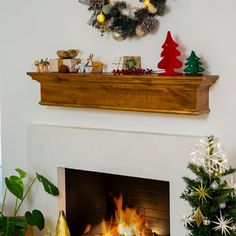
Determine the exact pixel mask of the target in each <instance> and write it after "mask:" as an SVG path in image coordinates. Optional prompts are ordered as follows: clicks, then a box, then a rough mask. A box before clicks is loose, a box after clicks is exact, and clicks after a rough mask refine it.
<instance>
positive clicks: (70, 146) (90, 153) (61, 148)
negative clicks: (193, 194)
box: [27, 124, 199, 236]
mask: <svg viewBox="0 0 236 236" xmlns="http://www.w3.org/2000/svg"><path fill="white" fill-rule="evenodd" d="M198 139H199V137H194V136H180V135H164V134H156V133H141V132H128V131H115V130H104V129H93V128H79V127H59V126H51V125H40V124H32V125H30V126H29V127H28V131H27V143H28V157H27V158H28V163H29V169H30V170H31V171H32V172H34V171H38V172H39V173H41V174H44V175H46V176H47V177H48V178H49V179H51V180H53V181H54V182H55V183H56V182H57V181H58V178H57V176H58V167H65V168H72V169H80V170H89V171H97V172H104V173H112V174H119V175H126V176H135V177H142V178H151V179H157V180H165V181H169V182H170V232H171V236H177V235H184V234H185V229H184V227H183V226H182V225H181V224H180V222H179V215H180V214H181V213H183V212H184V208H185V203H184V202H183V201H182V200H181V199H180V198H179V196H180V194H181V191H182V190H183V189H184V183H183V181H182V177H183V176H185V175H190V172H188V170H187V169H186V166H187V163H188V162H189V161H190V159H191V157H190V147H191V145H193V144H195V143H196V142H197V141H198ZM35 191H37V199H34V202H32V203H31V204H33V205H34V206H35V207H37V208H39V209H41V210H42V211H43V212H44V215H45V216H46V218H47V225H46V227H48V228H50V229H53V228H54V227H55V224H56V220H57V216H58V212H59V210H60V209H63V208H64V206H63V204H61V203H62V201H60V200H59V199H57V198H53V197H50V196H48V195H46V194H44V193H43V190H42V189H41V188H38V189H36V190H35ZM61 193H62V196H61V199H63V189H62V190H61ZM59 202H60V204H59ZM78 223H79V222H78Z"/></svg>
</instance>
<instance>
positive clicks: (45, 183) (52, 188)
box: [36, 173, 59, 196]
mask: <svg viewBox="0 0 236 236" xmlns="http://www.w3.org/2000/svg"><path fill="white" fill-rule="evenodd" d="M36 176H37V179H38V180H39V181H40V182H41V183H42V184H43V187H44V190H45V191H46V192H47V193H49V194H51V195H53V196H58V195H59V190H58V188H57V187H56V186H55V185H53V184H52V183H51V182H50V181H49V180H48V179H46V178H45V177H44V176H42V175H40V174H38V173H36Z"/></svg>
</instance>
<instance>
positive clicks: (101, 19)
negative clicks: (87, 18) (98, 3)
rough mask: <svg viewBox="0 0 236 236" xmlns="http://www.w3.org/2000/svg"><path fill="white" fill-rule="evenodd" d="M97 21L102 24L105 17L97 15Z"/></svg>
mask: <svg viewBox="0 0 236 236" xmlns="http://www.w3.org/2000/svg"><path fill="white" fill-rule="evenodd" d="M97 21H98V22H99V23H103V22H104V21H105V16H104V15H103V14H102V12H101V13H99V14H98V15H97Z"/></svg>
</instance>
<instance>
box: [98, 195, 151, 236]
mask: <svg viewBox="0 0 236 236" xmlns="http://www.w3.org/2000/svg"><path fill="white" fill-rule="evenodd" d="M113 200H114V203H115V217H114V218H111V219H110V220H109V221H105V220H103V221H102V222H101V234H99V235H101V236H119V235H122V236H145V233H144V230H145V229H146V228H147V224H146V223H145V221H144V219H143V217H142V215H140V214H139V213H138V212H137V210H136V209H135V208H130V207H125V208H124V209H123V196H122V195H119V196H118V197H114V196H113Z"/></svg>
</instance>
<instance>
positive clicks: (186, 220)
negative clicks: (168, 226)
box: [180, 215, 194, 228]
mask: <svg viewBox="0 0 236 236" xmlns="http://www.w3.org/2000/svg"><path fill="white" fill-rule="evenodd" d="M193 221H194V220H193V218H192V215H182V216H180V222H181V223H182V224H183V225H184V227H185V228H187V226H188V225H190V226H193V225H192V223H193Z"/></svg>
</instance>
